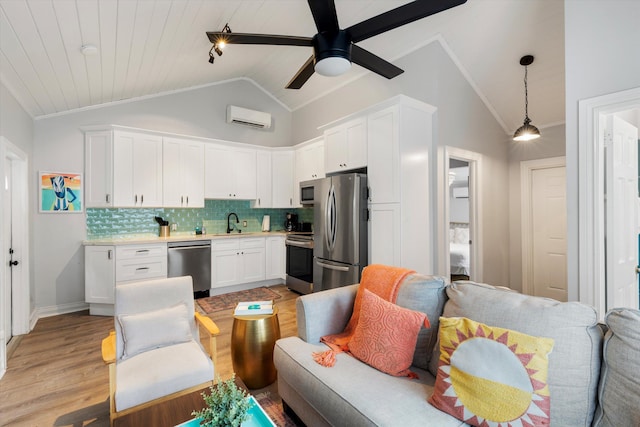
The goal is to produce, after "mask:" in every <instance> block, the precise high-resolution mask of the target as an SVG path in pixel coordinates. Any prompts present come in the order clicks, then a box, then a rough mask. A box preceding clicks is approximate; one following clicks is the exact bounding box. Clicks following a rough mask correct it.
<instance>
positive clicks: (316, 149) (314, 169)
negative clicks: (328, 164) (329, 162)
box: [296, 140, 324, 182]
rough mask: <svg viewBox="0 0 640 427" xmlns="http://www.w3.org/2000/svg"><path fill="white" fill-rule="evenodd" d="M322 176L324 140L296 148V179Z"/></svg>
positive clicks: (303, 179)
mask: <svg viewBox="0 0 640 427" xmlns="http://www.w3.org/2000/svg"><path fill="white" fill-rule="evenodd" d="M317 178H324V140H319V141H317V142H314V143H312V144H309V145H305V146H304V147H300V148H298V149H296V180H297V181H298V182H301V181H307V180H310V179H317Z"/></svg>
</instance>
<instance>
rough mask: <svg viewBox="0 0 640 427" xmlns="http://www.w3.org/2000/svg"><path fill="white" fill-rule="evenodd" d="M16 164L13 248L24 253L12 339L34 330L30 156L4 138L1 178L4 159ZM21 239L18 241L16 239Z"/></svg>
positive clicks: (1, 351)
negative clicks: (30, 249) (31, 320)
mask: <svg viewBox="0 0 640 427" xmlns="http://www.w3.org/2000/svg"><path fill="white" fill-rule="evenodd" d="M6 158H8V159H10V160H11V161H12V168H11V169H12V181H13V182H12V184H13V188H12V196H13V197H12V199H13V203H12V216H13V218H14V220H13V221H12V235H13V245H12V246H13V247H15V248H17V249H18V251H19V253H20V264H21V268H20V274H17V275H15V276H14V277H13V280H12V283H13V286H12V288H11V295H12V298H11V299H12V316H13V320H12V325H11V326H12V331H9V333H11V335H13V336H16V335H23V334H27V333H29V331H30V330H31V322H30V318H31V314H30V313H31V307H30V304H31V303H30V301H31V296H30V292H31V285H30V281H29V255H30V251H29V172H28V171H29V160H28V156H27V154H26V153H25V152H24V151H22V150H21V149H20V148H18V147H17V146H15V145H14V144H12V143H11V141H9V140H8V139H6V138H5V137H3V136H0V159H2V162H0V176H4V159H6ZM3 197H4V195H3V192H0V203H2V202H3ZM4 221H7V218H4V212H3V210H2V209H0V223H2V224H4ZM2 230H4V227H2V228H1V229H0V261H1V262H0V304H1V305H2V307H4V304H5V303H6V302H5V301H4V295H5V292H4V290H5V288H4V287H5V286H7V284H6V283H5V282H4V277H5V274H6V269H7V268H8V264H9V259H8V249H7V248H5V247H4V236H1V233H2ZM16 236H17V238H16ZM3 328H4V325H0V336H1V339H2V343H1V345H0V377H2V375H3V374H4V372H5V370H6V366H7V360H6V356H7V353H6V350H7V349H6V345H5V342H4V340H5V336H6V333H7V331H5V330H4V329H3Z"/></svg>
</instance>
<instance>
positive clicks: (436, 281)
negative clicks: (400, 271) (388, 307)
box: [396, 274, 447, 369]
mask: <svg viewBox="0 0 640 427" xmlns="http://www.w3.org/2000/svg"><path fill="white" fill-rule="evenodd" d="M445 287H446V282H445V279H444V278H442V277H438V276H425V275H421V274H412V275H409V276H407V278H406V279H405V280H404V282H402V286H400V290H399V291H398V298H397V299H396V304H397V305H399V306H400V307H404V308H408V309H410V310H415V311H420V312H422V313H425V314H426V315H427V318H428V319H429V323H430V325H429V327H424V328H421V329H420V333H419V334H418V340H417V342H416V349H415V351H414V353H413V363H412V365H413V366H417V367H418V368H421V369H427V368H428V367H429V360H430V359H431V355H432V354H433V350H434V347H435V344H436V340H437V338H438V324H439V319H440V316H441V315H442V307H443V306H444V303H445V301H446V299H447V295H446V293H445ZM436 358H437V356H436Z"/></svg>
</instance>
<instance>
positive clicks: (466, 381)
mask: <svg viewBox="0 0 640 427" xmlns="http://www.w3.org/2000/svg"><path fill="white" fill-rule="evenodd" d="M439 336H440V361H439V365H438V373H437V375H436V384H435V390H434V393H433V395H432V396H431V397H430V398H429V403H431V404H432V405H433V406H435V407H436V408H438V409H440V410H441V411H444V412H447V413H448V414H451V415H453V416H454V417H456V418H457V419H459V420H461V421H464V422H465V423H467V424H471V425H474V426H495V427H507V426H525V427H529V426H548V425H549V411H550V398H549V386H548V385H547V370H548V367H549V359H548V355H549V353H551V350H552V349H553V340H552V339H551V338H538V337H533V336H531V335H526V334H523V333H520V332H516V331H512V330H509V329H503V328H497V327H491V326H487V325H483V324H482V323H478V322H475V321H473V320H470V319H467V318H464V317H452V318H446V317H441V318H440V332H439Z"/></svg>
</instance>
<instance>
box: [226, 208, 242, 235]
mask: <svg viewBox="0 0 640 427" xmlns="http://www.w3.org/2000/svg"><path fill="white" fill-rule="evenodd" d="M231 215H234V216H235V217H236V224H238V223H239V222H240V220H239V219H238V215H237V214H236V213H235V212H231V213H230V214H229V215H227V233H231V230H233V228H231V223H230V222H229V220H230V219H231Z"/></svg>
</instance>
